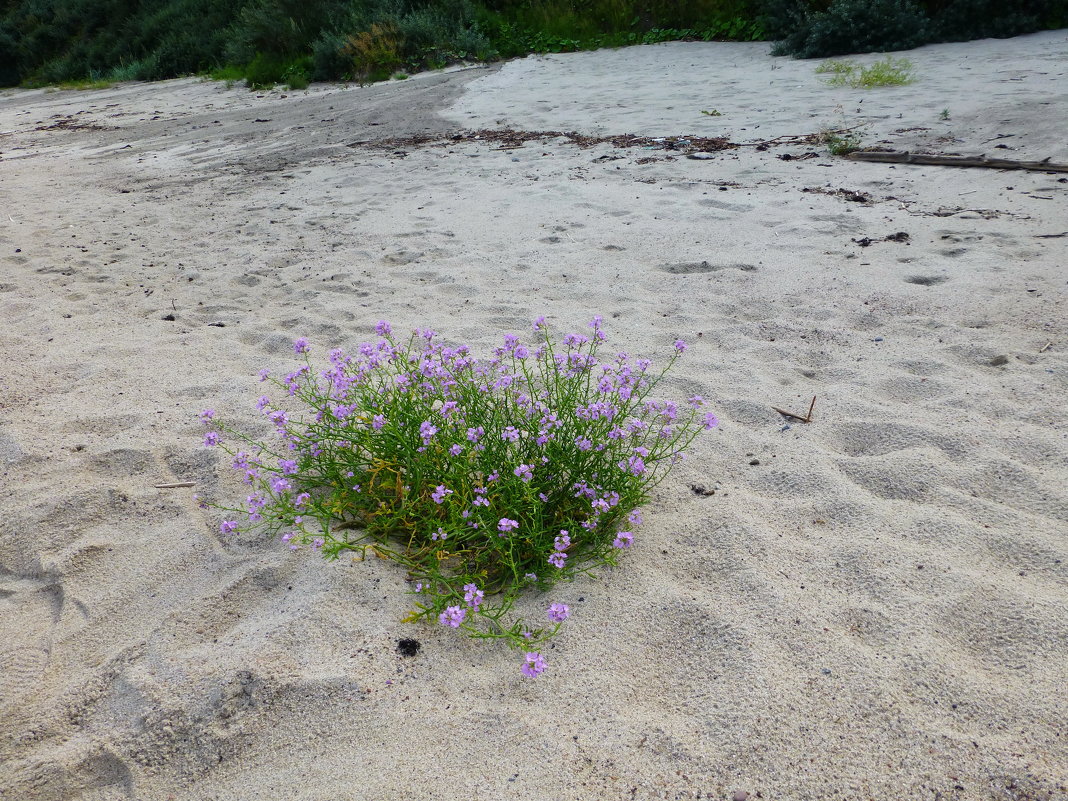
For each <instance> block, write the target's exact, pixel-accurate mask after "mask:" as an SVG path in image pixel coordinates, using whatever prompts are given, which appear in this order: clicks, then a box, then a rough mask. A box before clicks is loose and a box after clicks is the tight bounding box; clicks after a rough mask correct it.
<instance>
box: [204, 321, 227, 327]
mask: <svg viewBox="0 0 1068 801" xmlns="http://www.w3.org/2000/svg"><path fill="white" fill-rule="evenodd" d="M208 325H210V326H212V327H213V328H226V323H219V322H216V323H208Z"/></svg>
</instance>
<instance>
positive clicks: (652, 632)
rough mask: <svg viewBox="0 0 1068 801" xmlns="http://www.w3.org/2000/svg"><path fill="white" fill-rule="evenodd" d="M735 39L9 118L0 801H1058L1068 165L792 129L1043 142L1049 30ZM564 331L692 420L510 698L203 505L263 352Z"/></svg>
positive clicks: (401, 587) (516, 674) (336, 571)
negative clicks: (838, 78) (806, 56)
mask: <svg viewBox="0 0 1068 801" xmlns="http://www.w3.org/2000/svg"><path fill="white" fill-rule="evenodd" d="M768 51H769V46H768V44H767V43H696V42H676V43H668V44H661V45H653V46H643V47H635V48H628V49H622V50H607V51H598V52H587V53H575V54H563V55H552V56H534V57H529V58H525V59H521V60H517V61H513V62H509V63H505V64H503V65H494V66H489V67H484V66H480V67H471V68H464V69H456V70H452V71H448V72H442V73H433V74H424V75H418V76H414V77H412V78H410V79H409V80H405V81H394V82H391V83H387V84H378V85H373V86H366V87H360V86H355V85H353V86H347V87H342V86H313V87H312V88H311V89H310V90H308V91H299V92H286V91H283V90H281V89H277V90H275V91H271V92H249V91H247V90H244V89H241V88H237V87H234V88H227V87H226V86H225V85H224V84H220V83H212V82H206V81H202V80H199V79H194V78H189V79H182V80H175V81H167V82H162V83H157V84H120V85H116V86H115V87H113V88H110V89H106V90H100V91H93V92H77V91H51V92H50V91H46V90H10V91H5V92H2V93H0V211H2V214H0V320H2V321H3V333H2V334H0V478H2V481H3V484H4V491H3V493H2V494H0V799H4V801H9V800H10V801H28V800H29V799H34V800H36V799H40V800H41V801H111V800H112V799H136V800H137V801H156V800H157V799H158V800H159V801H168V800H171V799H176V800H178V801H182V800H184V799H190V800H191V801H201V800H203V801H208V799H211V800H212V801H230V800H231V799H233V800H235V801H237V800H243V799H286V800H287V801H289V800H293V801H297V800H300V801H305V800H306V801H343V800H345V799H353V800H357V799H360V800H362V799H440V800H441V801H453V800H454V799H475V800H477V801H503V800H506V799H526V798H542V799H562V800H566V801H572V800H574V801H593V800H594V799H597V800H598V801H601V800H602V799H605V800H607V799H621V800H622V799H694V798H702V799H705V798H708V799H735V798H738V799H743V798H748V799H768V800H769V801H771V800H772V799H775V800H781V801H808V800H809V799H842V800H843V801H861V800H863V799H878V800H879V801H891V799H892V800H893V801H900V799H930V801H936V800H938V801H970V800H971V799H984V800H985V799H990V800H991V801H1040V800H1043V799H1049V800H1050V801H1052V799H1059V798H1068V402H1066V397H1068V173H1064V172H1062V173H1054V172H1036V171H1004V170H992V169H957V168H950V167H937V166H913V165H892V164H876V163H859V162H854V161H850V160H847V159H843V158H838V157H833V156H831V155H829V154H828V152H827V149H826V147H825V146H823V145H820V144H817V143H815V142H814V141H813V140H812V139H811V137H812V135H814V134H817V133H819V132H820V131H821V130H823V129H828V128H836V129H848V130H849V131H850V132H854V133H855V134H856V135H857V136H858V137H860V141H861V144H862V145H864V146H880V147H884V148H891V149H895V150H912V151H923V152H928V153H941V154H947V155H952V154H961V155H982V154H985V155H986V156H988V157H998V158H1007V159H1019V160H1041V159H1047V158H1048V159H1050V161H1051V162H1054V163H1060V164H1065V163H1068V133H1066V132H1068V126H1066V121H1068V31H1051V32H1046V33H1041V34H1034V35H1030V36H1025V37H1019V38H1015V39H1008V40H984V41H978V42H966V43H959V44H939V45H931V46H926V47H923V48H920V49H917V50H913V51H909V52H907V53H900V54H895V55H898V56H904V57H907V58H908V59H909V60H911V61H912V63H913V64H914V66H915V71H916V75H917V80H916V81H915V83H913V84H911V85H908V86H901V87H887V88H881V89H873V90H864V89H853V88H848V87H832V86H828V85H827V84H826V83H825V82H824V81H823V80H821V76H819V75H817V74H816V72H815V68H816V66H817V62H813V61H795V60H791V59H787V58H774V57H772V56H770V55H769V54H768ZM877 57H878V56H858V57H856V60H857V61H858V62H860V63H870V62H871V61H873V60H875V59H876V58H877ZM506 130H507V131H521V132H574V133H576V134H579V135H580V137H579V138H578V140H577V143H576V141H575V140H572V139H565V138H560V137H555V138H554V137H551V136H550V137H544V138H539V139H530V138H527V139H526V140H524V141H521V142H514V141H511V140H509V139H508V136H511V137H512V138H513V139H514V138H515V137H516V135H515V134H510V135H507V136H505V135H500V134H492V133H491V134H486V133H484V134H481V138H475V135H473V134H472V135H464V134H463V132H464V131H490V132H494V131H496V132H500V131H506ZM624 135H632V136H634V137H647V138H652V139H653V140H659V139H663V141H662V142H659V141H645V140H643V141H642V143H641V144H639V145H637V146H617V145H616V144H613V143H611V142H608V141H602V142H595V143H593V144H590V143H589V142H588V141H586V140H583V139H582V138H581V137H586V138H588V139H607V138H619V137H622V136H624ZM697 137H703V138H707V139H722V140H725V141H727V142H730V143H731V144H732V146H730V147H723V148H719V149H714V150H710V151H709V152H708V154H707V157H705V154H701V155H702V157H700V158H691V157H690V156H692V155H694V152H693V151H694V148H693V147H692V145H691V143H692V142H693V141H697V140H696V138H697ZM386 140H388V141H386ZM680 140H682V141H680ZM624 144H625V142H624ZM733 145H737V146H733ZM594 314H601V315H603V316H604V319H605V328H606V331H607V333H608V336H609V346H610V347H612V348H615V349H618V350H624V351H628V352H630V353H633V354H640V355H645V356H648V357H649V358H653V359H661V360H662V359H665V358H666V357H667V355H668V352H669V351H670V349H671V343H672V342H673V341H674V340H675V339H677V338H682V339H685V340H686V341H688V342H689V343H690V345H691V347H690V350H689V351H688V352H687V353H686V355H685V358H684V359H683V360H682V361H681V362H680V363H679V365H678V367H677V369H676V370H675V374H674V377H673V378H672V379H671V380H670V381H668V382H666V384H667V386H665V389H666V390H667V391H668V392H670V393H672V394H673V395H674V396H676V397H678V398H683V397H686V396H687V395H691V394H700V395H703V396H704V397H705V398H706V399H707V400H708V401H709V404H710V408H711V409H712V410H714V411H715V412H716V413H717V414H718V415H719V417H720V420H721V425H720V427H719V428H718V429H717V430H716V431H715V432H712V433H710V434H708V435H705V436H702V437H700V438H699V439H698V440H697V442H696V443H695V445H694V447H693V448H692V450H691V452H690V454H689V457H688V459H687V460H686V461H685V462H683V463H682V464H681V465H679V466H678V467H677V468H676V469H675V471H674V472H672V473H671V475H670V476H669V477H668V479H667V480H666V481H665V482H663V483H662V484H661V485H660V486H659V487H658V488H657V490H656V493H655V496H654V498H653V500H652V502H651V503H650V504H649V505H648V506H647V507H646V509H645V523H644V525H642V526H641V527H640V528H639V529H638V530H637V532H636V537H635V544H634V547H633V548H632V549H631V551H630V552H629V553H627V554H626V555H625V557H624V558H623V559H622V562H621V565H620V567H619V568H618V569H616V570H613V571H606V572H604V573H603V574H601V576H600V578H599V580H593V579H584V580H582V581H578V582H575V583H573V584H569V585H564V586H561V587H559V588H557V589H556V590H555V591H554V592H553V593H552V598H551V600H554V601H562V602H565V603H567V604H568V605H569V606H570V607H571V610H572V619H571V620H570V621H569V622H568V624H567V627H566V630H565V631H564V632H563V633H562V634H561V636H560V637H559V638H557V640H556V641H555V646H554V647H553V648H551V649H549V650H548V651H547V652H546V657H547V659H548V661H549V668H548V670H547V671H546V672H545V673H544V674H543V675H542V676H540V677H539V678H537V679H536V680H530V679H527V678H524V677H523V676H522V675H521V674H520V671H519V669H518V666H519V659H518V655H517V654H516V653H515V652H513V651H509V650H508V649H506V648H504V647H500V646H495V645H493V644H485V643H479V642H476V641H474V640H469V639H465V638H463V637H460V636H456V633H455V632H454V631H452V630H445V629H444V628H442V627H432V626H427V625H418V626H413V625H410V624H403V623H401V622H400V621H401V619H402V618H403V617H404V616H405V614H406V613H407V611H408V609H410V603H411V596H410V595H408V594H407V592H406V591H407V584H406V583H405V581H404V573H403V570H401V569H400V568H398V567H397V566H395V565H393V564H390V563H387V562H384V561H381V560H377V559H371V560H368V561H363V562H358V561H350V560H342V561H340V562H337V563H327V562H325V561H324V560H322V559H320V558H318V557H317V556H316V555H315V554H313V553H311V552H310V551H307V550H301V551H297V552H292V551H290V550H288V549H286V548H285V547H284V546H283V545H281V544H280V543H279V542H277V541H268V540H267V539H265V538H256V537H254V536H249V535H242V536H241V537H237V538H233V537H227V536H225V535H222V534H220V533H219V532H218V516H217V515H216V514H215V513H214V512H213V511H211V510H207V511H205V510H202V509H200V508H198V506H197V504H196V502H195V501H194V498H193V494H194V493H200V494H202V495H204V496H206V497H211V498H215V499H219V500H233V499H240V498H241V497H243V494H242V485H241V483H240V481H239V480H238V479H237V478H236V477H235V476H234V475H233V471H232V470H230V469H229V465H228V463H227V461H226V460H225V459H224V458H221V457H222V456H223V455H222V454H220V453H218V452H217V451H215V450H212V449H206V448H204V447H203V446H202V445H201V438H202V434H203V427H202V426H201V425H200V423H199V422H198V420H197V419H196V415H197V413H198V412H199V411H201V410H202V409H204V408H205V407H213V408H215V409H216V410H217V412H218V414H219V416H220V417H222V418H225V419H226V420H227V421H228V422H229V423H231V424H232V425H235V426H239V427H243V428H244V429H246V430H248V431H252V432H257V431H262V430H263V427H264V423H263V421H262V417H261V415H260V414H259V412H258V411H257V410H256V408H255V405H254V404H255V401H256V398H257V397H258V395H259V394H260V393H261V386H260V384H259V383H258V380H257V378H256V373H257V371H259V370H260V369H261V368H270V369H271V370H274V371H288V370H291V369H294V367H295V366H296V365H297V361H296V358H295V356H294V353H293V348H292V343H293V341H294V339H296V338H297V337H301V336H303V337H307V338H308V339H309V340H310V341H311V344H312V348H313V354H314V355H315V357H316V358H318V359H320V360H322V359H325V354H326V353H327V351H328V350H329V349H330V348H332V347H335V346H342V347H346V348H349V347H353V346H354V345H355V344H357V343H359V342H363V341H366V340H367V339H369V338H371V337H372V335H373V334H372V328H373V326H374V324H375V322H376V321H377V320H379V319H383V318H384V319H387V320H390V321H391V322H392V323H393V326H394V328H396V329H399V330H404V329H412V328H415V327H419V326H423V327H430V328H433V329H435V330H437V331H439V332H440V333H441V334H442V336H443V337H444V338H445V339H446V340H447V341H449V342H453V343H460V342H464V343H468V344H470V345H471V346H472V347H473V348H474V349H475V350H476V352H479V353H482V354H484V353H487V352H488V351H489V350H490V349H491V348H492V347H494V346H495V345H497V344H498V343H499V341H500V337H501V336H502V335H503V334H504V333H506V332H514V333H520V334H524V333H525V332H529V330H530V321H531V320H533V319H534V318H535V317H537V316H538V315H546V316H547V318H548V321H549V323H550V325H551V326H552V327H553V329H554V330H555V331H557V332H559V333H561V334H562V333H566V332H567V331H571V330H579V329H581V328H582V327H583V326H585V324H586V322H587V321H588V320H589V319H590V318H591V317H592V316H593V315H594ZM813 398H815V407H814V412H813V415H812V419H811V422H808V423H804V422H800V421H799V420H797V419H792V418H789V417H786V416H784V415H782V414H780V413H779V412H777V411H776V410H775V409H776V408H779V409H784V410H787V411H793V412H796V413H799V414H804V412H806V411H807V410H808V408H809V405H810V403H811V402H812V399H813ZM172 483H183V484H185V483H194V484H195V487H188V486H184V487H173V488H164V489H158V488H157V485H160V484H172ZM695 486H699V487H703V488H705V492H696V491H695V490H694V489H693V488H694V487H695ZM711 490H714V492H712V493H710V491H711ZM709 493H710V494H709ZM547 600H548V599H547ZM539 603H540V600H539ZM406 637H407V638H415V639H417V640H418V641H419V642H420V643H421V648H420V650H419V652H418V653H417V654H416V655H415V656H404V655H402V654H401V653H399V652H398V650H397V642H398V640H399V639H400V638H406Z"/></svg>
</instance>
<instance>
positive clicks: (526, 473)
mask: <svg viewBox="0 0 1068 801" xmlns="http://www.w3.org/2000/svg"><path fill="white" fill-rule="evenodd" d="M512 472H514V473H515V474H516V475H517V476H519V477H520V478H521V479H523V481H524V482H526V481H530V480H531V479H532V478H534V473H532V472H531V469H530V465H528V464H521V465H519V467H517V468H516V469H515V470H514V471H512Z"/></svg>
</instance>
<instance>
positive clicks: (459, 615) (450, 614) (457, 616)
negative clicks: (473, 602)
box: [438, 606, 467, 629]
mask: <svg viewBox="0 0 1068 801" xmlns="http://www.w3.org/2000/svg"><path fill="white" fill-rule="evenodd" d="M466 617H467V610H466V609H464V608H463V607H460V606H450V607H448V608H447V609H446V610H445V611H444V612H442V613H441V614H440V615H438V620H439V621H440V622H441V625H443V626H451V627H452V628H454V629H456V628H459V627H460V624H461V623H463V622H464V618H466Z"/></svg>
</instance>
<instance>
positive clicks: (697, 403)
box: [686, 395, 705, 409]
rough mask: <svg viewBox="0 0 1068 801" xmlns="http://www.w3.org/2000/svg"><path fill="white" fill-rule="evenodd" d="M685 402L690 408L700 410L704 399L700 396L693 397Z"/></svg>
mask: <svg viewBox="0 0 1068 801" xmlns="http://www.w3.org/2000/svg"><path fill="white" fill-rule="evenodd" d="M686 402H687V403H688V404H690V406H692V407H693V408H695V409H700V408H701V407H702V406H703V405H704V403H705V399H704V398H702V397H701V396H700V395H694V396H693V397H692V398H690V399H689V400H688V401H686Z"/></svg>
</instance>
